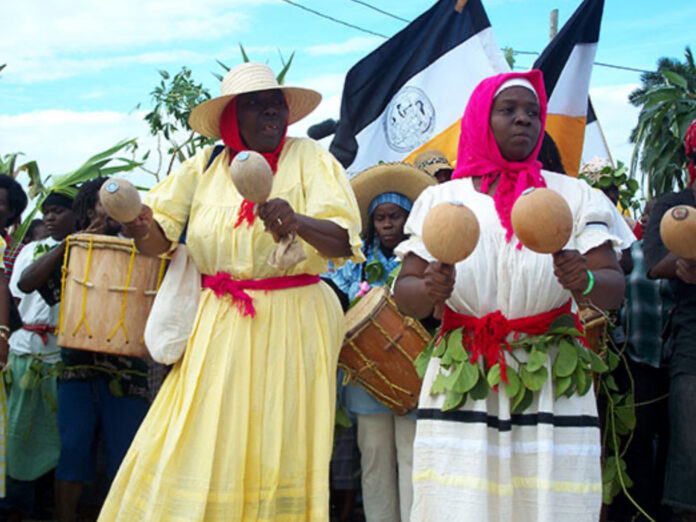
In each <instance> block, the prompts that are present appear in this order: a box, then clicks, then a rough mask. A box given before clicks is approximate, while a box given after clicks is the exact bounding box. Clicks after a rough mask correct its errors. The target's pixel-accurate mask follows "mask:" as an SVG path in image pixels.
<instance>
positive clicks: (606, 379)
mask: <svg viewBox="0 0 696 522" xmlns="http://www.w3.org/2000/svg"><path fill="white" fill-rule="evenodd" d="M604 382H605V383H606V385H607V388H609V389H610V390H612V391H619V387H618V386H617V385H616V381H615V380H614V377H613V376H612V375H606V376H605V377H604Z"/></svg>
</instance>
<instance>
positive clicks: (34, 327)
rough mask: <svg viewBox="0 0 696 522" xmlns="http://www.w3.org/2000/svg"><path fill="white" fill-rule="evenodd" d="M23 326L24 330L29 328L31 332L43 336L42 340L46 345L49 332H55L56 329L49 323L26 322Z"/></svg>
mask: <svg viewBox="0 0 696 522" xmlns="http://www.w3.org/2000/svg"><path fill="white" fill-rule="evenodd" d="M22 328H23V329H24V330H29V331H30V332H34V333H35V334H36V335H38V336H39V337H41V340H42V341H43V343H44V346H46V345H47V344H48V334H49V333H54V332H55V331H56V327H55V326H51V325H48V324H25V325H22Z"/></svg>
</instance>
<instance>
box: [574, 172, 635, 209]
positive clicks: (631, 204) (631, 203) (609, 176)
mask: <svg viewBox="0 0 696 522" xmlns="http://www.w3.org/2000/svg"><path fill="white" fill-rule="evenodd" d="M578 177H580V178H582V179H584V180H586V181H587V182H588V183H589V184H590V185H591V186H593V187H595V188H598V189H605V188H607V187H610V186H614V187H616V188H617V189H618V191H619V205H621V208H623V209H626V210H629V211H630V212H631V213H633V214H634V215H635V214H636V213H638V212H640V209H641V199H640V198H639V195H638V189H639V188H640V185H639V184H638V181H636V180H635V179H634V178H632V177H631V176H630V173H629V171H628V168H627V167H626V165H624V164H623V163H622V162H620V161H619V162H617V167H616V168H614V167H612V166H611V165H603V166H600V167H599V168H598V169H594V170H593V165H591V164H587V165H583V167H582V169H581V171H580V174H579V176H578Z"/></svg>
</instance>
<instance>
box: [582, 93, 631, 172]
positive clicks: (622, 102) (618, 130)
mask: <svg viewBox="0 0 696 522" xmlns="http://www.w3.org/2000/svg"><path fill="white" fill-rule="evenodd" d="M639 86H640V84H637V83H627V84H619V85H606V86H603V87H595V88H592V89H590V97H591V98H592V105H593V106H594V108H595V114H596V115H597V120H598V121H599V124H600V125H601V127H602V130H603V131H604V136H605V138H606V140H607V144H608V145H609V151H610V152H611V154H612V156H613V158H614V161H616V160H620V161H623V162H624V163H628V162H629V161H630V160H631V153H632V152H633V144H632V143H629V141H628V137H629V136H630V134H631V130H632V129H633V127H635V125H636V123H637V121H638V113H639V112H640V111H639V109H638V108H637V107H634V106H633V105H631V104H630V103H629V102H628V95H629V94H630V93H631V92H632V91H633V90H634V89H636V88H637V87H639Z"/></svg>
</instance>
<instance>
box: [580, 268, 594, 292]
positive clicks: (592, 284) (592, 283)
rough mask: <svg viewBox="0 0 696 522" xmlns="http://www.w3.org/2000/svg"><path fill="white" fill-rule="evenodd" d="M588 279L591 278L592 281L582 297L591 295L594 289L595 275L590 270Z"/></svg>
mask: <svg viewBox="0 0 696 522" xmlns="http://www.w3.org/2000/svg"><path fill="white" fill-rule="evenodd" d="M587 277H589V278H590V281H589V282H588V283H587V288H585V291H584V292H583V293H582V295H587V294H589V293H590V292H591V291H592V289H593V288H594V275H593V274H592V272H590V271H589V270H588V271H587Z"/></svg>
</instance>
